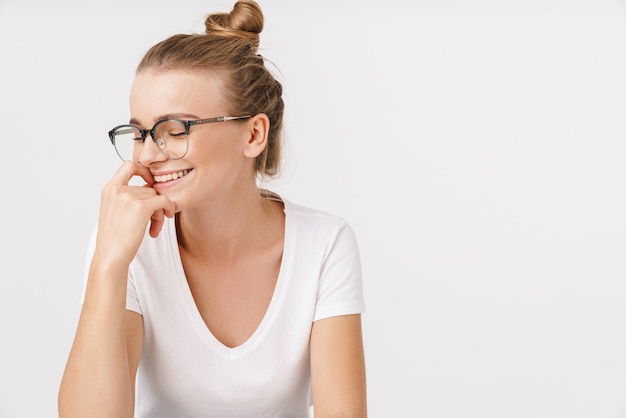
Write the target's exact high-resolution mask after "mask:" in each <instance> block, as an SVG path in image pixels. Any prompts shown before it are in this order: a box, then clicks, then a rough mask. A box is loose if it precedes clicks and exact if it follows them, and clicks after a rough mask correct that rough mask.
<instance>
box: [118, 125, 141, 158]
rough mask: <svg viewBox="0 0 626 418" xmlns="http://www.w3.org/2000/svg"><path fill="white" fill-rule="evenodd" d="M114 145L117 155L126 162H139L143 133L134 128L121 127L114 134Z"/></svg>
mask: <svg viewBox="0 0 626 418" xmlns="http://www.w3.org/2000/svg"><path fill="white" fill-rule="evenodd" d="M113 144H114V145H115V151H117V155H119V156H120V158H121V159H122V160H124V161H127V160H128V161H137V160H138V159H139V154H140V153H141V148H142V147H143V141H142V140H141V133H140V132H139V130H138V129H137V128H135V127H132V126H121V127H119V128H118V129H117V130H116V131H115V132H114V133H113Z"/></svg>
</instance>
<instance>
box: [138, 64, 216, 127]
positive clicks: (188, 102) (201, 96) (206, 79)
mask: <svg viewBox="0 0 626 418" xmlns="http://www.w3.org/2000/svg"><path fill="white" fill-rule="evenodd" d="M223 97H224V95H223V94H222V83H221V82H220V78H219V77H218V76H217V75H216V74H212V73H199V72H192V71H181V70H168V71H155V70H146V71H142V72H140V73H139V74H137V75H136V76H135V80H134V81H133V85H132V88H131V91H130V112H131V116H132V118H134V119H137V120H140V121H146V122H147V121H156V120H157V119H158V118H159V117H160V116H161V115H168V114H183V113H184V114H192V115H196V116H198V117H200V118H204V117H211V116H215V115H214V113H215V112H217V113H220V112H222V113H223V110H224V105H225V103H224V99H223ZM217 113H215V114H216V115H217ZM220 114H221V113H220ZM218 116H219V115H218Z"/></svg>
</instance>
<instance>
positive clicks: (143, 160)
mask: <svg viewBox="0 0 626 418" xmlns="http://www.w3.org/2000/svg"><path fill="white" fill-rule="evenodd" d="M166 160H167V157H166V156H165V154H163V152H161V149H160V148H159V147H158V146H157V144H155V143H154V140H153V139H152V136H151V135H150V134H147V135H146V140H145V141H144V143H143V147H141V152H140V153H139V160H138V161H137V162H138V163H139V164H141V165H143V166H144V167H148V166H149V165H150V164H152V163H154V162H162V161H166Z"/></svg>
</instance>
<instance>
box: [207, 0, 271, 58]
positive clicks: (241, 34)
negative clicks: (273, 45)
mask: <svg viewBox="0 0 626 418" xmlns="http://www.w3.org/2000/svg"><path fill="white" fill-rule="evenodd" d="M204 26H205V27H206V31H205V32H206V34H207V35H218V36H223V37H227V38H240V39H242V40H245V41H246V42H248V44H249V45H250V47H251V48H252V50H253V52H255V53H256V51H257V50H258V48H259V34H260V33H261V31H262V30H263V12H262V11H261V7H260V6H259V5H258V4H257V3H256V2H254V1H253V0H239V1H238V2H237V3H235V5H234V6H233V10H231V12H230V13H215V14H211V15H209V16H208V17H207V18H206V20H205V21H204Z"/></svg>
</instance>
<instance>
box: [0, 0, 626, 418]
mask: <svg viewBox="0 0 626 418" xmlns="http://www.w3.org/2000/svg"><path fill="white" fill-rule="evenodd" d="M260 4H261V5H262V7H263V9H264V12H265V15H266V29H265V31H264V32H263V33H262V37H261V44H262V49H261V51H260V52H261V53H262V54H263V55H264V56H266V57H267V58H269V59H271V60H272V61H273V62H274V63H275V64H276V66H277V67H278V69H280V74H279V78H280V80H281V81H282V83H283V85H284V88H285V101H286V106H287V110H286V133H287V147H286V153H285V157H286V163H285V166H284V171H283V175H282V177H281V178H280V179H279V180H277V181H276V182H275V183H274V185H273V186H272V187H273V188H274V189H275V190H277V191H278V192H280V193H282V194H283V195H285V197H287V198H288V199H290V200H292V201H294V202H297V203H300V204H304V205H308V206H312V207H316V208H319V209H323V210H327V211H330V212H333V213H336V214H338V215H341V216H343V217H345V218H346V219H347V220H348V221H349V222H350V223H351V224H352V225H353V227H354V229H355V231H356V233H357V237H358V238H359V242H360V245H361V252H362V258H363V268H364V273H365V293H366V298H367V309H368V311H367V313H366V314H365V315H364V327H365V344H366V355H367V369H368V392H369V409H370V416H371V417H375V418H378V417H429V418H431V417H432V418H443V417H445V418H458V417H463V418H470V417H476V418H502V417H507V418H509V417H532V418H543V417H545V418H554V417H568V418H577V417H581V418H582V417H585V418H589V417H592V418H600V417H610V418H613V417H626V265H625V263H624V260H625V254H626V223H625V219H626V164H625V163H624V162H625V160H626V2H625V1H623V0H621V1H617V0H578V1H576V0H569V1H566V0H562V1H561V0H543V1H538V0H536V1H530V0H510V1H506V0H500V1H496V0H492V1H489V0H479V1H462V0H457V1H454V0H430V1H424V0H422V1H419V0H418V1H408V0H407V1H401V0H387V1H385V2H375V1H366V0H362V1H356V0H355V1H342V2H339V1H330V0H323V1H315V2H313V1H306V2H305V1H289V0H273V1H270V0H265V1H264V0H261V2H260ZM231 6H232V3H231V2H230V1H224V0H215V1H210V0H204V1H198V0H196V1H192V0H177V1H165V0H158V1H154V0H153V1H148V0H139V1H133V0H128V1H124V2H121V1H118V2H116V1H99V2H93V4H91V3H88V2H78V1H76V2H75V3H73V2H72V0H59V1H54V2H47V1H43V0H38V1H30V2H28V1H26V2H24V1H18V0H0V55H1V58H0V126H1V129H0V144H1V146H0V161H1V165H2V172H3V175H2V178H3V181H2V183H1V184H2V186H1V188H0V194H1V196H2V197H1V201H0V241H1V244H2V248H1V252H0V254H1V255H0V339H1V340H0V341H1V344H0V352H1V356H0V417H8V418H13V417H27V418H30V417H38V418H39V417H53V416H56V414H57V413H56V396H57V390H58V384H59V381H60V378H61V374H62V371H63V367H64V364H65V360H66V357H67V354H68V352H69V348H70V345H71V342H72V338H73V334H74V330H75V327H76V322H77V318H78V312H79V305H78V299H79V295H80V290H81V281H82V274H83V257H84V249H85V244H86V241H87V238H88V235H89V232H90V230H91V228H92V226H93V225H94V223H95V221H96V219H97V210H98V204H99V202H98V199H99V193H100V189H101V187H102V185H103V184H104V183H105V182H106V181H107V179H108V178H109V176H110V175H111V174H112V173H113V171H114V170H115V169H116V167H117V166H118V161H117V157H116V155H115V153H114V151H113V148H112V146H111V145H110V143H109V142H108V138H107V135H106V132H107V131H108V130H109V129H110V128H111V127H113V126H114V125H116V124H119V123H123V122H124V121H126V120H128V117H129V116H128V104H127V99H128V89H129V87H130V83H131V81H132V76H133V70H134V67H135V65H136V64H137V62H138V60H139V59H140V57H141V55H142V54H143V53H144V52H145V51H146V50H147V48H149V47H150V46H151V45H152V44H154V43H155V42H157V41H159V40H161V39H163V38H165V37H167V36H169V35H171V34H174V33H180V32H183V33H188V32H192V31H197V30H199V29H200V28H201V25H202V21H203V17H204V15H205V14H206V13H209V12H212V11H218V10H219V11H227V10H229V9H230V7H231Z"/></svg>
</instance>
